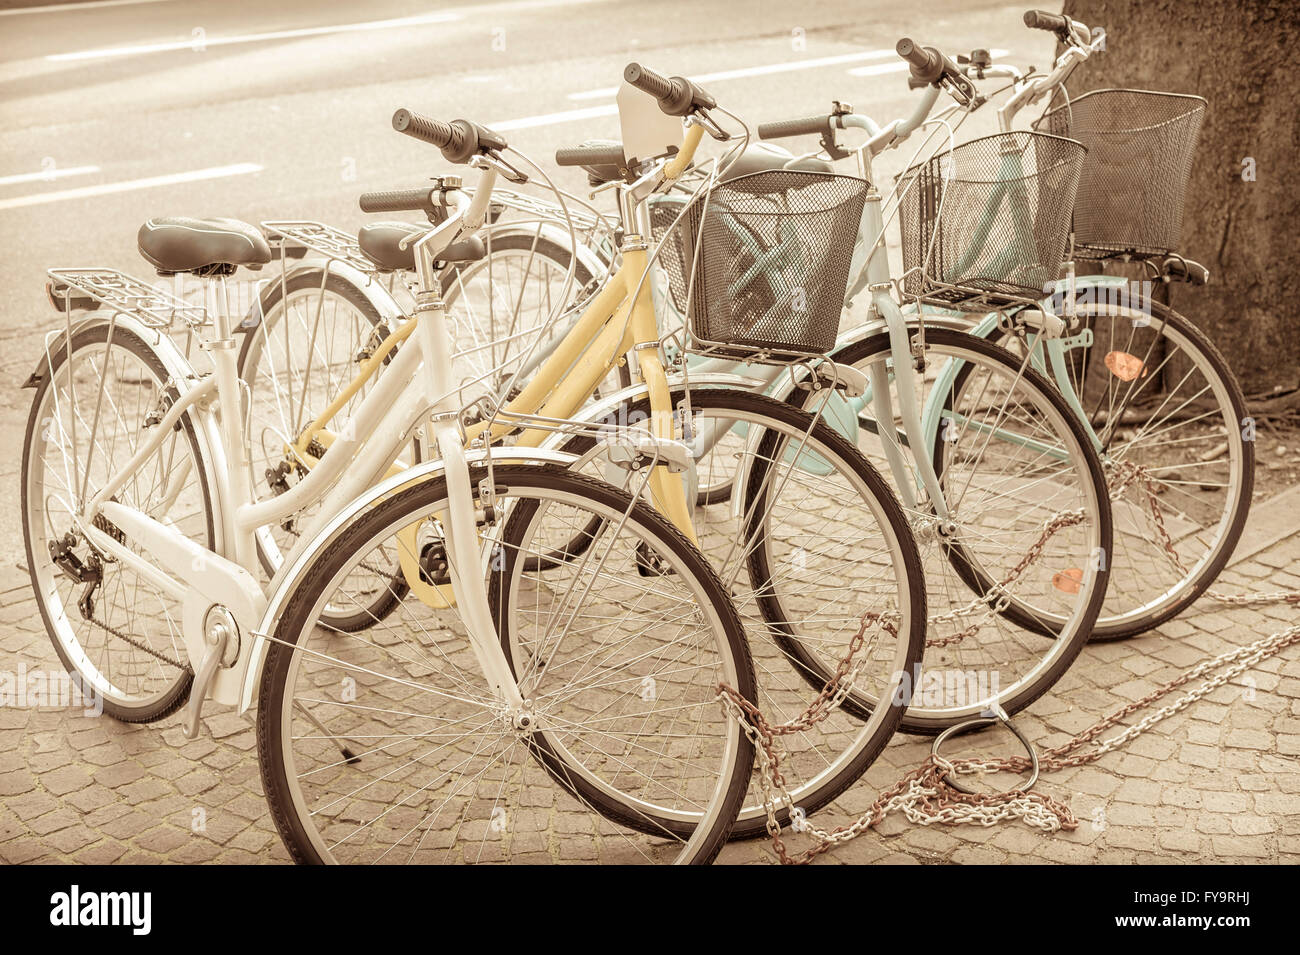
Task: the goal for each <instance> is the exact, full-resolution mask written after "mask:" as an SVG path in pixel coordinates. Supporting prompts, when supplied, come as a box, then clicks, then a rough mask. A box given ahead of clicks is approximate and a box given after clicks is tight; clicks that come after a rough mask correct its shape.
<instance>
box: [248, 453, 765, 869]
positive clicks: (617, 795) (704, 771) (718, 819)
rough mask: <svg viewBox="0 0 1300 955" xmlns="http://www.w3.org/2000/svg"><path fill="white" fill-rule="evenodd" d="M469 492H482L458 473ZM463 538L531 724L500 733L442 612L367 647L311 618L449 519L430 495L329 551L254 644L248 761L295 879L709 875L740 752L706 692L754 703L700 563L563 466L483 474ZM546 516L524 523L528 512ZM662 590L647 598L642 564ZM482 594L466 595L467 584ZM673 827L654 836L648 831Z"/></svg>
mask: <svg viewBox="0 0 1300 955" xmlns="http://www.w3.org/2000/svg"><path fill="white" fill-rule="evenodd" d="M472 478H473V482H474V484H475V486H477V485H478V483H479V482H480V481H482V480H487V479H488V478H489V473H488V471H487V470H486V469H481V470H480V469H475V471H474V472H473V474H472ZM491 481H492V485H493V487H494V490H495V497H496V504H495V505H494V507H493V514H492V515H491V516H490V517H489V518H488V520H487V521H486V522H485V523H484V524H483V525H481V530H480V534H481V539H480V544H481V549H482V552H483V553H484V557H485V560H484V566H483V567H482V568H481V570H480V572H481V573H483V574H484V575H486V577H487V579H489V580H498V579H506V578H508V579H509V580H510V581H511V583H510V585H509V586H506V587H502V586H500V585H499V584H497V585H494V586H493V589H492V591H491V596H492V598H493V608H494V613H495V614H496V617H497V620H498V621H499V623H500V625H501V638H502V639H503V640H509V641H511V643H512V645H513V646H515V647H516V648H517V649H518V650H519V655H518V656H516V657H515V658H514V662H515V664H516V667H517V669H516V674H517V676H518V682H519V685H520V688H521V691H522V692H523V694H524V695H525V696H526V697H527V698H528V700H529V705H530V706H531V707H532V715H533V720H532V724H531V725H530V726H529V727H527V728H521V727H520V726H519V725H518V723H517V722H511V721H507V720H504V719H503V709H502V707H501V706H500V705H499V704H498V702H497V700H496V699H495V698H494V695H493V694H492V692H491V691H490V689H489V688H488V686H487V684H486V682H485V681H484V679H483V676H482V674H481V671H480V669H479V666H478V664H477V662H476V659H475V655H474V651H473V650H472V648H471V646H470V643H469V638H468V634H467V631H466V629H465V626H464V624H463V622H462V621H461V619H460V617H459V614H458V612H457V611H456V610H455V609H454V608H453V609H437V610H435V609H432V608H430V607H427V606H425V605H423V604H421V603H420V602H419V601H417V600H416V599H415V598H414V596H408V597H407V598H406V599H405V600H403V601H402V602H401V603H400V604H399V606H398V607H397V608H396V610H395V611H394V612H393V613H391V614H390V615H389V616H388V617H387V618H386V619H384V620H383V621H378V620H377V621H375V622H374V625H373V626H372V627H371V628H370V629H369V630H366V631H364V632H360V633H355V634H340V633H332V634H331V633H330V632H329V627H328V626H322V624H321V618H322V613H321V611H322V608H324V607H326V606H328V605H330V604H331V603H333V602H336V601H341V600H346V599H347V579H348V577H349V576H350V575H351V574H352V573H354V572H355V570H356V568H357V567H358V566H360V564H361V563H362V562H364V561H365V559H366V557H367V555H368V554H369V553H371V552H373V551H374V550H375V549H376V548H377V547H381V546H383V545H384V544H385V543H386V542H388V541H391V540H393V539H394V538H395V535H396V534H397V532H398V531H400V530H402V529H403V528H405V527H408V526H409V525H411V524H412V523H415V522H418V523H421V524H422V525H425V526H427V527H428V528H430V529H431V530H432V531H433V532H435V533H436V532H437V530H438V527H439V525H438V523H437V515H438V514H439V513H440V512H444V511H446V509H447V507H448V502H447V494H446V485H445V481H444V480H443V479H442V478H441V477H437V478H430V479H426V480H424V481H422V482H420V483H419V484H417V485H415V486H413V487H409V488H407V489H405V490H403V491H401V492H399V493H397V494H394V495H393V496H392V497H390V498H388V499H387V500H385V501H383V502H381V503H379V504H377V505H376V506H375V507H373V508H371V509H369V510H367V511H365V512H364V513H362V514H361V515H360V516H359V517H358V518H357V519H355V520H354V521H353V522H352V523H350V524H349V525H347V526H346V527H344V528H342V529H340V530H339V531H337V532H336V533H335V534H333V535H332V537H331V539H330V540H329V541H328V542H327V543H326V544H324V545H322V546H321V547H320V548H319V550H318V553H319V556H318V557H317V558H316V562H315V563H314V564H313V565H312V566H311V568H310V570H309V571H308V572H307V573H306V575H305V576H304V577H303V578H302V579H301V583H300V585H299V586H298V588H297V589H296V590H295V592H294V594H293V596H292V597H291V598H290V600H289V602H288V604H287V606H286V609H285V612H284V613H283V615H282V616H281V619H280V621H279V623H278V624H277V626H276V628H275V631H274V633H273V635H272V637H271V640H272V645H271V647H270V651H269V653H268V656H267V660H266V665H265V669H264V671H263V677H262V683H261V691H260V696H259V707H258V745H259V752H260V754H261V763H262V772H263V781H264V783H265V787H266V792H267V797H268V800H269V802H270V804H271V809H272V815H273V817H274V819H275V822H276V825H277V827H278V828H279V830H280V833H281V835H282V837H283V838H284V841H285V844H286V846H287V847H288V848H289V851H290V853H291V854H292V856H293V857H294V859H296V860H297V861H300V862H328V861H334V862H378V861H382V862H528V861H541V862H548V861H582V862H607V863H620V862H653V863H662V862H707V861H709V860H711V859H712V858H713V856H714V855H716V853H717V852H718V850H719V849H720V848H721V846H722V844H723V843H724V841H725V840H726V837H727V834H728V832H729V831H730V828H731V824H732V822H733V821H734V819H735V815H736V813H737V811H738V810H739V809H740V805H741V802H742V800H743V798H744V793H745V788H746V786H747V784H748V782H749V775H750V771H751V767H752V762H753V750H752V747H751V746H750V744H749V742H748V740H747V739H746V738H745V736H744V735H743V733H742V732H741V730H740V727H739V724H738V723H736V722H735V721H734V720H732V719H730V718H729V717H728V716H726V714H725V713H724V712H723V710H722V707H721V706H720V704H719V702H718V700H717V698H716V693H717V690H716V686H717V684H719V683H726V684H728V685H730V686H734V687H737V688H738V689H739V690H740V692H741V693H742V694H744V695H746V698H749V699H752V696H753V692H754V683H753V670H752V664H751V663H750V660H749V654H748V650H747V648H746V646H745V642H744V638H743V636H744V635H743V630H742V628H741V625H740V621H739V620H738V618H737V617H736V613H735V609H734V607H733V606H732V604H731V601H730V599H729V597H728V595H727V593H726V591H725V590H724V589H723V587H722V585H721V583H720V582H719V581H718V579H717V577H716V575H715V574H714V573H713V572H712V571H711V570H710V569H709V567H708V564H707V562H706V561H705V560H704V558H703V557H702V556H701V555H700V554H699V552H698V551H697V550H696V549H695V548H693V547H692V546H691V545H690V544H689V543H688V542H687V541H686V539H685V538H684V537H682V536H681V535H680V534H679V533H677V532H676V531H675V530H674V529H673V528H672V527H671V526H670V525H669V524H667V522H666V521H664V519H663V518H661V517H660V516H659V515H658V514H656V513H655V512H654V511H653V510H652V509H651V508H649V507H648V506H646V505H644V504H641V503H636V502H634V501H633V500H632V499H631V498H630V497H629V496H628V495H626V494H625V493H623V492H621V491H619V490H617V489H615V488H613V487H610V486H609V485H606V484H603V483H602V482H599V481H594V480H592V479H590V478H586V477H583V476H581V475H578V474H575V473H573V472H571V471H569V470H566V469H564V468H559V467H554V466H548V467H542V466H537V467H529V466H521V465H499V466H496V467H494V468H493V470H492V472H491ZM539 514H541V515H544V516H545V518H546V520H545V521H542V522H540V523H539V521H538V519H537V517H538V515H539ZM593 518H594V519H596V520H597V521H598V522H599V523H600V525H601V527H602V530H601V533H600V536H599V538H598V539H597V541H595V542H594V543H593V546H592V547H591V548H590V549H589V551H588V554H589V556H590V559H589V560H583V561H575V562H573V563H572V564H569V565H565V566H564V567H561V568H557V569H555V570H553V571H552V572H550V573H549V574H548V575H547V577H546V580H544V581H528V582H525V581H523V580H522V579H521V578H520V577H519V575H517V574H513V573H511V572H510V571H509V570H508V568H512V567H519V566H521V565H522V564H523V561H522V560H520V559H519V555H521V554H527V553H530V552H535V551H536V550H538V549H539V548H541V547H546V548H549V547H553V546H554V545H553V542H550V541H546V540H542V539H540V538H539V530H540V529H542V528H543V527H546V526H556V524H557V523H558V524H559V525H562V526H566V527H568V528H569V531H568V532H571V531H572V528H574V527H583V526H587V525H588V524H589V523H591V521H592V520H593ZM640 554H649V555H651V556H652V557H653V558H654V559H655V560H656V561H661V562H662V564H663V566H665V567H666V568H668V569H669V571H670V573H668V574H666V575H665V576H663V577H659V578H655V579H654V580H653V581H650V582H649V583H648V582H647V581H646V579H645V578H643V577H642V576H640V574H639V573H638V570H637V568H638V566H639V564H638V557H639V555H640ZM482 579H483V578H482V577H479V578H477V580H473V583H477V582H478V581H479V580H482ZM664 819H671V820H673V821H674V825H672V826H665V825H662V824H661V822H660V821H661V820H664Z"/></svg>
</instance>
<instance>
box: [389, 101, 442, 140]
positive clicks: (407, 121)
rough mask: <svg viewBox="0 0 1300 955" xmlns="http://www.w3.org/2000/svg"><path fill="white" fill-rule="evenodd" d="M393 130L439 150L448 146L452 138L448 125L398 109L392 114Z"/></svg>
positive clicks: (407, 110)
mask: <svg viewBox="0 0 1300 955" xmlns="http://www.w3.org/2000/svg"><path fill="white" fill-rule="evenodd" d="M393 129H395V130H397V131H398V132H399V133H405V134H406V135H408V136H411V137H412V138H414V139H418V140H420V141H421V142H425V143H428V144H429V145H430V146H437V147H438V148H439V149H444V148H446V147H447V146H448V145H450V144H451V141H452V138H453V136H454V134H453V132H452V129H451V126H449V125H448V124H446V123H443V122H439V121H438V120H436V119H430V118H429V117H428V116H421V115H420V114H419V113H413V112H411V111H410V110H409V109H399V110H398V111H397V112H396V113H394V114H393Z"/></svg>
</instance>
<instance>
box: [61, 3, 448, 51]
mask: <svg viewBox="0 0 1300 955" xmlns="http://www.w3.org/2000/svg"><path fill="white" fill-rule="evenodd" d="M459 19H460V16H459V15H458V14H455V13H425V14H421V15H419V16H414V17H398V18H396V19H393V20H371V21H368V22H366V23H343V24H337V25H335V26H327V27H303V28H301V29H298V30H275V31H273V32H271V33H246V34H244V35H242V36H215V37H203V38H195V37H191V38H190V39H188V40H176V41H173V42H170V43H148V44H144V45H142V46H117V47H109V48H107V49H100V50H79V51H78V52H76V53H51V54H49V55H48V56H46V57H45V59H47V60H54V61H56V62H62V61H66V60H94V59H101V58H103V57H109V56H137V55H139V54H142V53H165V52H168V51H172V50H192V49H198V48H207V47H211V46H231V45H232V44H236V43H260V42H262V41H264V40H293V39H297V38H299V37H307V36H325V35H326V34H330V33H354V32H360V31H365V30H391V29H394V28H396V27H410V26H422V25H424V24H429V23H448V22H450V21H452V20H459Z"/></svg>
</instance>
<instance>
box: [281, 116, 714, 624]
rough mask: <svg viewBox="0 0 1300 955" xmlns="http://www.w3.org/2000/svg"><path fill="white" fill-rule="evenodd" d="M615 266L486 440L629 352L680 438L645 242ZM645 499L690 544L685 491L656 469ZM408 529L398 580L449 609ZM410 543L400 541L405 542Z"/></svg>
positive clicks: (397, 333)
mask: <svg viewBox="0 0 1300 955" xmlns="http://www.w3.org/2000/svg"><path fill="white" fill-rule="evenodd" d="M702 134H703V128H702V127H700V126H698V125H693V126H691V127H689V128H688V129H687V131H686V134H685V136H684V138H683V140H682V144H681V147H680V149H679V150H678V153H677V155H676V156H675V157H674V158H673V159H672V160H671V161H670V162H669V163H667V164H666V165H665V166H664V168H663V176H664V178H665V179H667V180H669V181H671V180H674V179H676V178H678V177H679V176H680V175H681V174H682V172H683V171H685V170H686V168H687V167H688V166H689V165H690V163H691V160H692V159H693V157H694V155H695V150H696V149H697V147H698V146H699V144H700V139H701V137H702ZM620 251H621V253H622V262H621V264H620V265H619V268H618V270H617V271H616V272H615V273H614V274H613V275H612V276H611V277H610V280H609V281H608V282H607V283H606V284H605V286H604V288H602V289H601V290H600V291H599V292H598V293H597V294H596V296H595V297H594V298H593V299H592V300H591V301H590V302H589V303H588V304H587V307H586V308H585V309H584V310H583V313H582V316H581V317H580V318H579V319H578V321H577V323H576V324H574V326H573V327H572V328H571V329H570V330H569V331H568V332H567V333H566V334H565V336H564V338H563V339H561V341H560V343H559V345H558V346H557V347H556V349H555V351H554V352H552V353H551V355H550V357H548V358H547V359H546V361H545V362H543V363H542V366H541V367H540V368H539V369H538V370H537V373H536V374H535V375H534V376H533V378H532V379H531V380H530V381H529V382H528V384H527V385H526V386H525V387H524V389H523V391H521V392H520V393H519V394H518V395H517V396H516V397H515V398H514V399H513V400H512V401H510V402H509V403H508V404H507V405H506V406H505V407H504V408H503V409H502V413H503V414H504V416H505V418H506V419H507V420H505V421H501V420H498V421H497V422H496V423H494V424H493V425H492V430H491V433H490V435H489V436H488V440H490V441H496V440H499V439H500V438H502V437H504V436H505V435H507V434H510V433H511V432H513V431H516V430H518V428H519V426H517V425H513V424H511V423H510V422H509V419H510V418H512V417H526V416H528V415H540V416H542V417H546V418H570V417H572V416H573V414H574V413H575V412H577V411H578V409H580V408H581V407H582V406H583V404H585V403H586V401H587V399H588V398H590V397H591V395H592V393H593V392H594V391H595V390H596V386H597V385H598V384H599V383H600V382H601V380H602V379H604V378H605V376H607V375H608V374H609V373H610V371H612V370H613V369H614V368H616V367H618V366H619V365H620V364H621V363H622V362H623V360H624V358H623V356H625V355H626V354H628V353H629V352H633V351H635V353H636V356H637V362H636V364H637V369H638V372H639V374H640V377H641V380H642V382H643V383H644V384H645V386H646V390H647V392H648V394H649V398H650V412H651V414H650V426H651V429H652V433H653V434H654V435H655V436H656V437H660V438H669V439H672V438H680V437H681V435H680V433H679V430H678V428H677V426H676V422H675V421H674V419H673V408H672V400H671V396H670V394H669V391H668V378H667V375H666V373H665V371H664V366H663V362H662V361H661V360H660V354H659V326H658V323H657V322H656V320H655V313H654V304H653V301H652V299H651V296H650V291H649V287H648V282H647V272H648V271H649V267H650V266H649V256H648V255H647V244H646V239H645V237H643V236H639V235H635V234H631V235H627V236H625V237H624V241H623V246H622V248H621V250H620ZM419 320H420V319H419V316H418V315H417V316H415V317H413V318H412V319H411V320H409V321H407V322H405V323H403V325H402V326H401V327H400V328H398V329H396V330H394V331H393V333H392V334H390V335H389V336H388V337H387V338H385V339H384V341H383V342H382V343H381V344H380V345H379V347H378V348H376V350H375V352H374V353H373V354H372V355H370V356H369V357H368V358H367V359H366V360H365V361H364V362H363V363H362V364H361V367H360V369H359V370H358V373H357V376H356V377H355V378H354V379H353V380H352V381H351V382H350V383H349V384H348V385H347V387H345V388H344V389H343V390H342V391H341V392H340V393H339V394H338V395H337V396H336V397H335V398H334V400H333V401H331V402H330V404H329V406H328V407H327V408H326V409H325V410H324V411H322V412H321V413H320V414H319V415H318V416H317V417H316V419H315V420H314V421H312V423H311V424H310V425H309V426H308V427H307V428H306V429H305V430H304V431H303V432H302V434H300V435H299V436H298V438H297V439H296V440H295V441H294V443H293V445H292V447H290V448H287V449H286V450H287V451H288V452H289V453H290V454H291V455H292V456H293V457H294V459H295V460H296V461H298V462H299V463H301V464H304V465H306V466H307V467H312V466H314V465H315V464H316V458H315V456H314V455H312V454H311V453H310V452H309V450H308V448H309V447H310V445H311V443H312V442H313V441H319V443H320V444H322V445H324V446H325V447H328V446H329V445H330V444H331V443H332V442H333V437H334V435H333V433H331V432H330V431H328V430H327V429H326V426H327V425H328V424H329V423H330V421H331V420H333V418H334V416H335V415H337V414H338V413H339V411H340V410H341V409H342V408H343V407H344V406H345V405H346V404H347V402H348V401H349V400H351V398H352V397H353V396H354V395H356V394H357V392H358V391H360V390H361V388H362V387H363V386H364V385H365V383H366V381H368V380H369V379H370V378H371V377H372V376H374V375H375V374H376V373H377V372H378V371H379V369H380V368H381V367H382V366H383V363H384V359H385V358H386V357H387V355H388V354H389V353H390V352H391V351H392V349H393V348H394V347H396V346H397V345H398V344H399V343H400V342H402V341H404V340H405V339H407V338H409V337H410V335H411V334H412V332H413V331H414V330H415V327H416V323H417V322H418V321H419ZM486 427H487V423H486V422H483V423H480V424H477V425H474V426H472V427H470V428H468V429H467V431H466V442H467V443H468V442H471V441H473V440H474V439H475V438H477V437H479V436H480V435H482V433H483V431H484V430H485V428H486ZM547 433H548V432H547V431H545V430H543V429H541V428H529V429H527V430H525V431H523V433H522V434H520V435H519V438H518V441H517V443H518V444H519V445H521V446H523V447H536V446H538V445H539V444H541V443H542V441H543V440H545V438H546V435H547ZM405 466H406V465H405V464H404V462H401V461H398V462H395V463H394V464H393V465H392V467H390V468H389V470H388V475H387V476H392V475H394V474H399V473H401V471H403V470H405ZM649 487H650V493H651V497H652V498H653V501H654V504H655V506H656V507H657V508H658V509H659V511H660V512H661V513H662V514H664V515H665V516H666V517H667V518H668V519H669V520H671V521H672V522H673V524H674V525H676V527H677V528H678V529H679V530H681V531H682V533H684V534H686V535H687V537H689V538H690V539H691V540H692V541H694V540H696V537H695V527H694V524H693V522H692V520H691V508H690V505H689V503H688V501H687V498H686V488H685V484H684V482H683V481H682V479H681V478H680V477H679V476H675V475H673V474H672V473H670V472H669V471H668V469H667V468H666V467H656V468H655V469H654V471H653V473H652V474H651V475H650V481H649ZM415 532H416V528H415V527H414V526H412V527H410V528H406V529H405V530H403V531H401V532H399V534H398V537H399V540H400V541H401V543H402V546H401V547H400V551H401V553H402V554H403V555H404V559H403V560H402V561H401V563H402V570H403V575H404V576H405V577H406V580H407V583H408V584H409V585H410V587H411V591H412V593H414V594H415V595H416V596H417V597H418V598H419V599H420V600H422V601H424V602H425V603H426V604H429V605H431V606H434V607H446V606H448V605H449V604H450V603H452V602H454V597H453V596H452V595H451V594H450V592H449V591H450V588H449V587H440V586H438V585H434V584H428V583H425V582H424V581H423V580H422V579H421V578H420V572H419V568H418V567H417V566H416V564H415V561H414V559H413V558H412V559H409V560H408V559H405V557H406V555H410V554H414V553H416V552H417V549H416V547H415ZM408 537H409V540H407V539H405V538H408Z"/></svg>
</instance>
